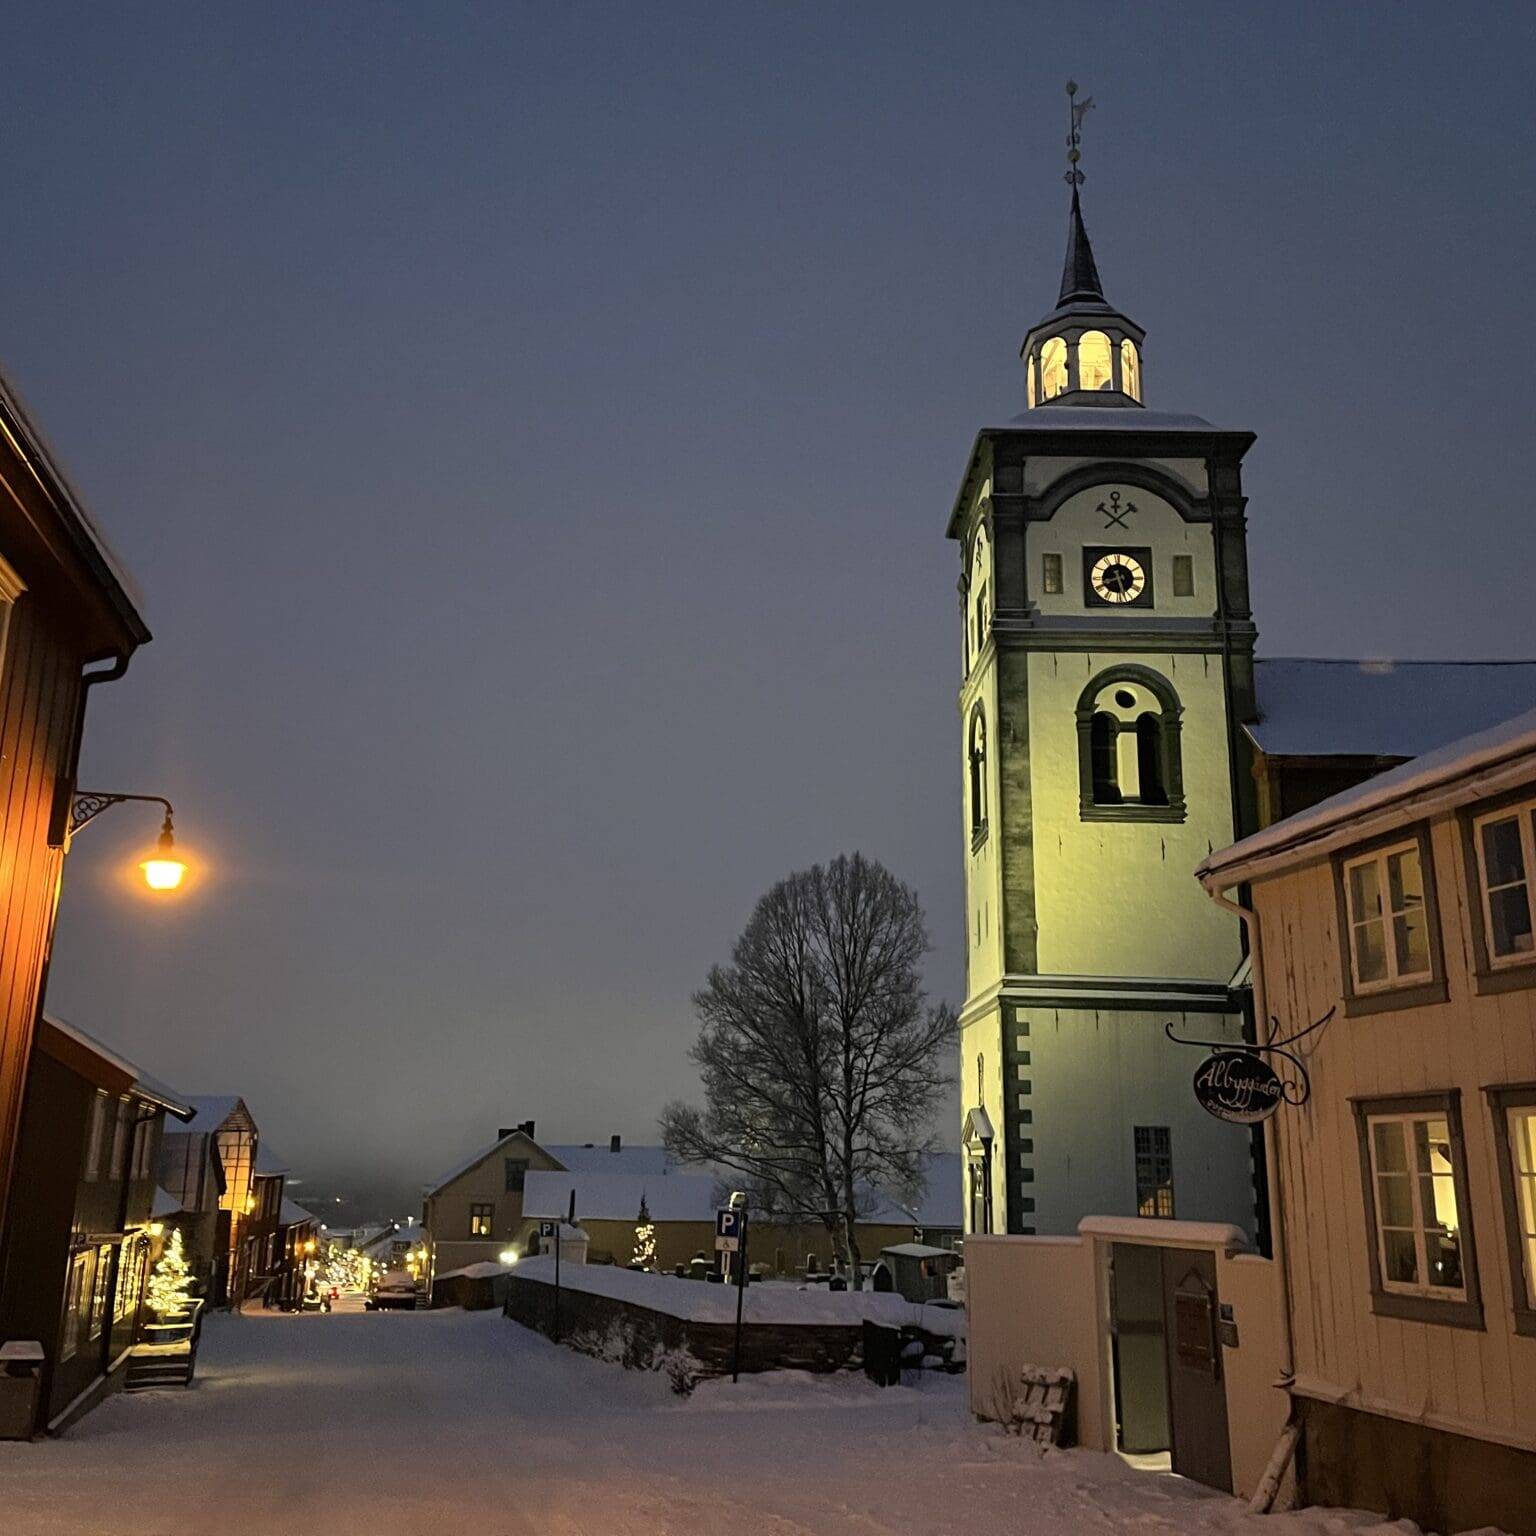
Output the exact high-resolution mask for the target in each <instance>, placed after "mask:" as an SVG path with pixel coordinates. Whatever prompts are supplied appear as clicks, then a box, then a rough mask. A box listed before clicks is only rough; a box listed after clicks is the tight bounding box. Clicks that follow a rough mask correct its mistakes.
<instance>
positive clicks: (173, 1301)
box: [144, 1227, 192, 1318]
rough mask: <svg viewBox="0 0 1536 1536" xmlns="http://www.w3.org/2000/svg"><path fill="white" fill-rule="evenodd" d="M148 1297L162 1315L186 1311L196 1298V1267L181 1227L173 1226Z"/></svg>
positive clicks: (146, 1296)
mask: <svg viewBox="0 0 1536 1536" xmlns="http://www.w3.org/2000/svg"><path fill="white" fill-rule="evenodd" d="M144 1299H145V1300H146V1301H147V1302H148V1303H149V1308H150V1310H151V1311H152V1312H154V1313H155V1314H156V1316H158V1317H161V1318H166V1317H174V1316H175V1315H176V1314H177V1313H178V1312H184V1311H186V1308H187V1303H188V1302H189V1301H191V1299H192V1271H191V1270H190V1269H189V1268H188V1267H187V1256H186V1254H185V1253H183V1252H182V1247H181V1228H180V1227H172V1228H171V1240H170V1242H168V1243H167V1244H166V1245H165V1252H164V1253H162V1254H161V1255H160V1261H159V1263H157V1264H156V1265H155V1272H154V1273H153V1274H152V1275H151V1276H150V1277H149V1289H148V1291H147V1292H146V1293H145V1298H144Z"/></svg>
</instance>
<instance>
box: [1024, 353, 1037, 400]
mask: <svg viewBox="0 0 1536 1536" xmlns="http://www.w3.org/2000/svg"><path fill="white" fill-rule="evenodd" d="M1024 388H1025V390H1026V391H1027V392H1028V395H1029V402H1028V403H1029V408H1030V410H1034V408H1035V359H1034V357H1033V355H1031V357H1030V359H1029V361H1028V362H1027V363H1025V365H1024Z"/></svg>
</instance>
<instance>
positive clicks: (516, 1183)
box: [507, 1157, 528, 1195]
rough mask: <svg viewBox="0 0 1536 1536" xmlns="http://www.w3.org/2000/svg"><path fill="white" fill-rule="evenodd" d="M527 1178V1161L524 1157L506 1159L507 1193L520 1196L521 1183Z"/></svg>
mask: <svg viewBox="0 0 1536 1536" xmlns="http://www.w3.org/2000/svg"><path fill="white" fill-rule="evenodd" d="M527 1176H528V1159H527V1158H526V1157H509V1158H508V1159H507V1193H508V1194H509V1195H520V1194H522V1192H523V1181H524V1179H526V1178H527Z"/></svg>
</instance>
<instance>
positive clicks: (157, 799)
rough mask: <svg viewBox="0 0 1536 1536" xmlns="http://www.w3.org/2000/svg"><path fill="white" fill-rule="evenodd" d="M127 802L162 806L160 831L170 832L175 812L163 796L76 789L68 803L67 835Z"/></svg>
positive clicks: (71, 834)
mask: <svg viewBox="0 0 1536 1536" xmlns="http://www.w3.org/2000/svg"><path fill="white" fill-rule="evenodd" d="M129 800H142V801H145V802H146V803H148V804H150V805H163V806H164V807H165V824H164V826H163V827H162V829H161V830H162V832H169V831H170V830H171V817H172V816H173V815H174V814H175V811H174V810H173V808H172V806H171V802H170V801H169V800H167V799H166V798H165V796H164V795H118V794H107V793H106V792H104V791H102V790H95V789H77V790H76V791H75V793H74V795H73V796H72V797H71V798H70V802H69V835H70V836H71V837H73V836H74V835H75V833H76V832H78V831H80V830H81V829H82V828H83V827H87V826H89V825H90V824H91V822H93V821H95V819H96V818H97V817H98V816H100V815H101V813H102V812H103V811H106V810H110V809H111V808H112V807H113V806H114V805H122V804H124V803H125V802H127V801H129Z"/></svg>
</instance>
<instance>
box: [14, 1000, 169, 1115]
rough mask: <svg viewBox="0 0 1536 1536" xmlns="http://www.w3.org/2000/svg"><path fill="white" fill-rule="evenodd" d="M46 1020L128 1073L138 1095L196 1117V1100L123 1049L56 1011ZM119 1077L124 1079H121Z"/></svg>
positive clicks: (45, 1019) (162, 1106)
mask: <svg viewBox="0 0 1536 1536" xmlns="http://www.w3.org/2000/svg"><path fill="white" fill-rule="evenodd" d="M43 1023H44V1024H45V1025H46V1026H47V1027H48V1028H49V1029H52V1030H56V1031H57V1032H58V1033H59V1034H60V1035H63V1036H64V1037H65V1039H67V1040H71V1041H73V1042H74V1044H75V1045H76V1046H78V1047H79V1048H80V1049H81V1050H84V1051H88V1052H89V1053H90V1054H91V1055H92V1056H94V1057H96V1058H97V1059H98V1060H99V1061H102V1062H105V1063H106V1064H107V1066H108V1067H110V1068H113V1069H115V1071H116V1072H119V1073H121V1074H122V1075H123V1076H124V1077H127V1078H128V1079H129V1082H130V1084H131V1086H130V1087H129V1088H128V1090H127V1091H128V1092H130V1093H132V1094H133V1095H135V1097H137V1098H140V1099H143V1100H144V1101H145V1102H146V1103H148V1104H154V1105H156V1106H158V1107H159V1108H161V1109H164V1110H167V1111H169V1112H170V1113H171V1114H173V1115H174V1116H175V1117H176V1118H177V1119H178V1120H190V1119H191V1118H192V1115H193V1107H192V1101H191V1100H190V1099H188V1098H187V1097H186V1096H185V1095H184V1094H180V1093H178V1092H177V1091H176V1090H175V1089H174V1088H168V1087H167V1086H166V1085H165V1084H164V1083H162V1082H161V1081H160V1079H159V1078H157V1077H152V1076H151V1075H150V1074H149V1073H148V1072H146V1071H145V1070H144V1069H143V1068H142V1067H140V1066H137V1065H135V1064H134V1063H133V1062H131V1061H129V1060H128V1058H127V1057H126V1056H124V1055H122V1054H121V1052H119V1051H115V1050H113V1048H112V1047H111V1046H110V1045H106V1044H104V1043H103V1042H102V1041H100V1040H98V1039H97V1038H96V1037H95V1035H92V1034H89V1033H87V1032H86V1031H85V1030H83V1029H81V1028H80V1026H79V1025H78V1024H71V1023H69V1021H68V1020H66V1019H61V1018H60V1017H59V1016H58V1015H57V1014H56V1013H45V1014H44V1015H43ZM118 1081H121V1080H120V1079H118Z"/></svg>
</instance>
